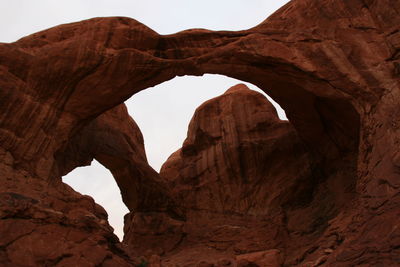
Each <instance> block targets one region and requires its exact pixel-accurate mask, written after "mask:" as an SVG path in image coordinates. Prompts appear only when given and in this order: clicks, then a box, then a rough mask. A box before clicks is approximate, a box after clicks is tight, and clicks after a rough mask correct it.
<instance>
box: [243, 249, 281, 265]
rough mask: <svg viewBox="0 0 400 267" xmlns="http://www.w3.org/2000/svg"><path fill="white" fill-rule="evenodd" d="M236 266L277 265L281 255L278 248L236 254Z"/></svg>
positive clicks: (279, 262)
mask: <svg viewBox="0 0 400 267" xmlns="http://www.w3.org/2000/svg"><path fill="white" fill-rule="evenodd" d="M236 260H237V262H238V267H257V266H263V267H279V266H282V263H283V256H282V255H281V252H280V251H279V250H276V249H275V250H267V251H259V252H253V253H249V254H242V255H238V256H236Z"/></svg>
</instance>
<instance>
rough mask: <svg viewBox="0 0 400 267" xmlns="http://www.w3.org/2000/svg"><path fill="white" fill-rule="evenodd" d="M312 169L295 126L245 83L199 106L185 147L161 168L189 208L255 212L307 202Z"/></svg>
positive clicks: (223, 211) (162, 174) (268, 212)
mask: <svg viewBox="0 0 400 267" xmlns="http://www.w3.org/2000/svg"><path fill="white" fill-rule="evenodd" d="M310 173H311V172H310V163H309V159H308V155H307V153H306V149H305V147H304V145H303V144H302V142H301V141H300V140H299V138H298V136H297V135H296V132H295V130H294V129H293V127H292V126H291V125H290V123H289V122H287V121H281V120H279V118H278V115H277V113H276V110H275V108H274V107H273V106H272V104H271V103H270V102H269V101H268V100H267V99H266V98H265V97H264V96H263V95H262V94H260V93H257V92H255V91H252V90H250V89H248V88H247V87H246V86H245V85H236V86H234V87H232V88H231V89H229V90H228V91H226V92H225V93H224V94H223V95H221V96H219V97H216V98H214V99H211V100H209V101H207V102H205V103H204V104H202V105H201V106H200V107H199V108H197V110H196V112H195V114H194V116H193V118H192V120H191V122H190V125H189V129H188V136H187V138H186V140H185V142H184V144H183V146H182V148H181V149H180V150H179V151H178V152H175V153H174V154H172V156H171V157H170V159H168V160H167V162H166V163H165V164H164V165H163V166H162V168H161V171H160V175H161V176H162V177H163V178H165V179H166V180H168V181H170V187H171V188H173V192H174V194H175V196H176V197H177V198H178V199H179V202H181V203H184V205H185V206H186V208H187V209H190V210H207V211H210V212H219V213H237V214H249V215H267V214H271V213H272V212H276V209H280V207H281V206H283V205H286V203H288V202H293V201H303V200H302V199H301V198H302V197H303V195H304V191H303V190H304V189H307V188H304V184H305V180H307V179H309V176H310ZM282 185H285V187H282Z"/></svg>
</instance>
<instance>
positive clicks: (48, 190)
mask: <svg viewBox="0 0 400 267" xmlns="http://www.w3.org/2000/svg"><path fill="white" fill-rule="evenodd" d="M399 10H400V2H399V1H397V0H379V1H378V0H354V1H346V0H320V1H314V0H293V1H291V2H290V3H288V4H287V5H285V6H284V7H283V8H281V9H280V10H278V11H277V12H276V13H275V14H274V15H272V16H271V17H269V18H268V19H267V20H266V21H264V22H263V23H261V24H260V25H258V26H256V27H254V28H252V29H249V30H246V31H240V32H212V31H207V30H188V31H184V32H180V33H177V34H174V35H169V36H160V35H158V34H157V33H156V32H154V31H152V30H150V29H148V28H147V27H145V26H144V25H142V24H140V23H138V22H137V21H134V20H131V19H128V18H96V19H91V20H87V21H82V22H79V23H72V24H67V25H61V26H58V27H55V28H52V29H49V30H46V31H43V32H39V33H36V34H33V35H31V36H28V37H26V38H23V39H21V40H19V41H17V42H15V43H12V44H0V77H1V79H0V89H1V90H0V162H1V163H0V170H1V183H0V188H1V192H2V197H1V203H2V204H1V208H2V213H1V216H2V218H4V219H3V220H2V221H1V223H2V224H6V225H4V226H2V227H1V229H2V231H4V230H3V229H6V227H11V226H12V227H16V225H17V223H19V222H25V223H26V222H28V221H32V222H34V223H35V227H36V226H38V227H39V226H41V227H50V226H51V225H54V227H56V228H57V229H56V230H54V231H50V230H47V229H46V230H40V231H39V230H38V231H34V232H33V233H35V235H36V236H37V239H34V238H33V237H32V235H33V233H32V234H30V233H22V234H21V235H20V236H19V237H17V236H16V237H15V238H14V237H12V238H10V239H6V237H4V236H5V235H3V234H2V235H1V242H2V245H1V246H0V247H1V252H0V256H1V261H2V265H7V264H8V265H12V266H15V265H17V266H18V264H19V265H34V264H37V265H44V264H48V265H56V264H57V261H58V264H60V265H61V262H62V261H59V260H58V259H62V260H63V259H64V258H65V257H62V256H60V253H59V254H57V255H56V256H54V255H53V254H52V255H51V256H50V254H47V252H49V251H48V250H47V249H45V248H43V249H39V248H40V246H35V249H37V251H36V252H35V253H33V252H32V253H31V254H29V255H31V256H30V258H29V260H26V261H23V262H22V261H21V262H20V261H19V260H20V259H22V257H19V256H18V255H24V254H25V253H26V251H27V250H26V248H24V247H23V246H27V244H29V242H31V241H29V240H32V242H33V240H45V238H44V237H45V236H47V237H50V238H49V240H53V241H54V240H60V239H59V236H60V234H59V232H58V230H60V229H63V231H64V232H63V233H68V232H69V231H70V229H72V228H73V227H74V225H77V224H79V223H77V222H75V221H73V218H74V217H73V215H70V214H69V213H68V210H69V209H74V207H73V206H72V205H71V203H69V202H68V199H70V198H72V199H73V198H74V197H76V198H77V199H82V197H80V196H77V195H76V194H74V193H73V192H72V191H70V190H61V192H60V190H59V189H57V188H62V187H65V186H64V185H62V184H61V178H60V175H61V173H62V172H63V171H68V170H69V168H72V167H73V166H78V165H80V164H82V165H84V164H87V159H86V158H85V160H84V162H81V163H79V162H75V161H76V159H75V158H72V159H68V158H69V157H64V156H63V153H67V154H68V147H69V144H70V142H72V143H74V142H75V141H74V138H77V139H79V138H78V137H75V136H77V135H78V134H79V132H80V131H81V130H82V129H83V128H84V126H85V125H87V124H88V123H89V122H90V121H92V120H93V119H95V118H96V117H98V116H99V115H100V114H102V113H104V112H105V111H107V110H109V109H111V108H113V107H115V106H117V105H119V104H121V103H122V102H123V101H124V100H126V99H127V98H128V97H129V96H131V95H132V94H134V93H136V92H138V91H140V90H143V89H145V88H147V87H149V86H153V85H155V84H158V83H161V82H163V81H166V80H168V79H171V78H173V77H175V76H176V75H201V74H204V73H218V74H223V75H227V76H230V77H234V78H238V79H241V80H244V81H248V82H251V83H253V84H255V85H257V86H259V87H260V88H262V89H263V90H265V91H266V92H268V94H269V95H271V96H272V97H273V98H274V99H275V100H276V101H277V102H278V103H279V104H280V105H281V106H282V107H283V108H284V109H285V111H286V114H287V116H288V118H289V120H290V121H291V123H292V125H293V127H294V129H295V130H296V134H297V135H298V136H299V137H300V139H301V140H302V142H303V143H304V145H305V146H306V148H307V155H308V158H309V160H310V165H311V166H312V168H311V171H312V175H311V177H313V178H312V179H311V180H309V184H308V185H306V186H310V188H311V189H310V190H309V191H308V194H309V202H306V203H303V205H301V206H300V207H299V206H298V205H297V203H288V204H287V205H286V209H285V210H286V214H283V215H284V216H282V218H281V219H279V218H277V219H276V225H277V226H276V229H281V228H282V227H283V228H286V229H288V233H287V239H284V238H275V235H273V234H272V233H273V232H274V231H273V230H271V229H272V228H274V227H272V228H271V227H270V226H271V223H270V221H267V222H266V223H265V225H266V227H265V229H266V232H263V233H261V232H257V233H255V234H254V239H252V240H256V238H259V239H260V242H261V243H262V242H266V241H267V242H266V245H265V250H270V249H277V248H278V249H280V251H281V252H282V253H281V254H280V255H281V256H282V257H283V261H284V263H285V264H286V265H306V266H307V265H311V266H313V265H314V266H315V265H318V264H326V265H333V266H335V265H336V266H356V265H364V266H366V265H367V266H368V265H369V266H371V265H372V266H374V265H375V266H376V265H379V264H381V265H383V266H396V265H398V264H399V257H398V255H399V243H400V239H399V236H400V230H399V228H398V226H397V219H398V216H399V205H400V199H399V198H400V194H399V188H400V184H399V176H400V172H399V168H400V156H399V154H400V152H399V149H398V145H399V143H400V138H399V129H400V127H399V125H400V121H399V117H400V116H399V115H400V111H399V107H398V102H399V97H400V96H399V86H400V85H399V77H400V67H399V66H400V53H399V51H400V31H399V30H400V29H399V27H400V26H399V25H400V15H399ZM117 128H118V127H117ZM122 128H123V127H122ZM118 131H119V130H118ZM118 138H119V137H118ZM99 139H103V138H102V137H99ZM106 139H107V140H108V139H111V140H112V139H113V137H106ZM128 139H129V138H128ZM111 140H108V141H110V142H112V141H111ZM120 140H121V139H120ZM122 140H123V139H122ZM78 142H79V140H78ZM72 146H73V144H72ZM71 149H72V150H73V148H71ZM131 149H132V148H131ZM138 150H140V149H137V148H136V150H134V151H136V152H137V151H138ZM65 151H66V152H65ZM90 153H94V156H96V155H97V156H99V157H100V158H103V157H104V155H111V157H113V158H114V157H115V159H108V158H107V156H106V158H107V159H105V160H104V162H108V163H110V164H111V165H110V169H112V170H114V175H115V176H116V179H117V181H118V180H119V183H120V185H121V184H122V181H126V180H130V179H132V180H133V179H139V181H142V180H144V179H145V178H138V177H131V178H127V177H130V174H126V175H121V174H120V173H119V172H118V171H117V170H116V169H118V170H120V167H119V166H114V165H113V163H116V162H121V157H122V158H123V160H122V161H125V162H126V163H127V164H128V165H129V164H131V163H132V162H134V160H133V159H131V157H130V156H121V157H119V156H116V154H114V153H113V152H112V151H111V152H110V151H108V150H107V149H105V150H104V151H103V152H98V151H92V152H90ZM121 153H122V155H128V154H129V153H128V152H126V151H125V152H121ZM64 160H71V162H63V161H64ZM104 164H105V163H104ZM121 168H125V170H127V171H129V172H131V173H136V172H137V171H138V170H139V169H140V170H141V169H142V168H143V169H146V168H147V167H136V166H135V167H127V166H125V167H121ZM150 172H151V171H149V172H145V173H144V174H145V175H144V177H145V176H147V175H149V177H150V178H149V182H148V183H149V184H150V185H152V184H154V183H155V184H157V186H156V187H157V188H160V190H158V189H154V188H153V187H151V188H149V186H147V185H143V188H144V191H141V190H132V191H131V190H129V189H125V188H124V189H123V190H121V191H122V194H124V195H125V196H124V200H125V201H127V205H131V207H136V208H137V209H138V210H143V212H144V213H145V214H144V215H143V216H147V215H149V214H150V213H151V212H155V213H157V214H158V216H159V217H162V216H166V217H169V216H170V215H173V216H174V219H173V218H171V219H172V220H176V219H178V218H179V217H183V216H175V215H174V214H176V213H180V212H179V211H175V210H173V211H170V209H171V208H167V206H171V204H167V205H166V206H164V205H165V204H160V202H161V201H160V200H159V199H157V197H158V196H160V197H161V199H168V201H167V202H168V203H174V200H173V197H169V190H168V187H165V186H164V185H163V184H162V183H161V182H155V181H157V180H158V178H157V177H155V176H153V175H155V174H154V173H153V174H151V175H150ZM115 173H118V175H116V174H115ZM138 184H139V183H136V185H138ZM140 184H141V183H140ZM141 186H142V184H141ZM147 190H150V191H149V192H148V191H147ZM57 192H59V193H57ZM126 192H129V193H126ZM130 192H140V193H141V194H143V195H144V196H152V198H153V197H154V199H151V198H147V197H146V198H145V200H144V201H143V202H142V201H138V199H141V198H140V196H139V197H138V196H137V197H134V196H129V194H131V193H130ZM14 193H15V194H17V195H14ZM10 194H11V195H10ZM15 199H17V200H15ZM31 199H32V200H31ZM57 199H59V200H58V201H57ZM36 201H38V202H37V203H36ZM77 201H78V200H77ZM53 202H57V203H58V202H61V203H63V204H62V205H61V204H59V205H61V206H58V204H57V205H55V204H54V205H52V204H51V203H53ZM3 203H5V204H3ZM12 203H16V204H12ZM34 203H36V204H34ZM38 203H39V204H38ZM151 203H154V205H155V206H152V205H153V204H151ZM10 205H11V206H10ZM35 205H36V206H38V205H39V206H38V207H39V209H40V210H44V209H47V207H50V208H51V206H54V207H56V208H54V210H55V211H60V212H62V214H64V215H63V216H67V218H66V219H63V220H61V221H62V222H61V223H58V222H59V221H56V220H53V219H48V220H47V219H45V220H43V219H40V218H36V217H34V216H36V215H33V213H34V212H31V211H29V209H30V208H28V207H32V209H33V206H35ZM93 205H94V204H93ZM142 205H143V206H142ZM159 205H161V207H160V206H159ZM196 205H197V204H196ZM13 206H23V207H24V208H23V209H22V211H21V213H18V214H22V215H18V214H15V213H13V211H14V210H20V209H17V208H10V207H13ZM36 206H35V207H36ZM89 206H90V205H89ZM172 206H173V205H172ZM25 207H26V208H25ZM63 207H64V208H63ZM176 208H178V209H177V210H180V209H179V207H176ZM86 210H88V211H90V210H91V213H92V214H95V215H94V216H95V217H97V218H102V215H101V212H100V213H98V212H96V211H95V210H93V208H92V209H91V208H89V207H88V208H85V212H86ZM304 211H307V212H306V213H304ZM133 212H134V211H133ZM187 212H189V211H187ZM52 214H53V213H52ZM56 214H57V213H56ZM96 214H97V215H96ZM161 215H162V216H161ZM309 215H310V217H309ZM46 216H48V217H49V218H53V215H46ZM54 216H55V215H54ZM133 216H134V215H133ZM103 217H104V216H103ZM216 217H218V216H217V215H216ZM35 218H36V219H35ZM46 218H47V217H46ZM68 218H69V219H68ZM188 218H190V216H189V217H188ZM208 218H209V216H207V220H208ZM318 218H320V219H318ZM167 219H168V218H165V219H163V220H164V221H166V220H167ZM199 219H201V218H199ZM14 220H17V221H18V222H16V221H14ZM238 220H241V218H239V219H238ZM71 221H73V222H74V223H71V224H68V223H67V224H66V225H65V224H63V223H64V222H71ZM78 221H79V220H78ZM246 221H247V223H248V225H251V223H252V220H251V219H250V218H249V219H248V220H246ZM54 222H56V223H54ZM127 222H128V223H130V222H131V220H127ZM181 222H183V221H181ZM214 222H215V223H218V218H216V219H215V220H214ZM256 222H257V223H258V222H259V220H258V219H257V220H256ZM172 225H176V224H175V222H174V223H172ZM267 226H268V227H267ZM127 227H129V225H128V226H127ZM17 228H18V227H17ZM17 228H16V229H15V230H14V231H12V230H13V229H11V228H10V230H9V231H8V232H7V233H12V232H13V233H16V234H17V233H19V232H18V231H17ZM84 228H85V229H86V230H87V229H88V227H86V226H85V227H84ZM206 228H207V227H204V230H205V231H206ZM18 229H28V227H24V226H22V227H20V228H18ZM35 229H36V228H35ZM95 229H96V230H93V231H95V232H96V233H98V234H96V235H95V236H103V237H105V236H107V235H109V234H110V233H111V232H110V230H107V231H106V230H104V231H105V232H101V231H102V230H100V229H103V228H101V227H100V226H95ZM249 229H253V228H252V227H249ZM254 229H256V228H254ZM86 230H85V231H86ZM221 231H223V230H221ZM229 231H230V232H229V233H231V236H235V234H234V230H232V229H230V230H229ZM249 232H251V230H250V231H249ZM56 233H57V234H56ZM101 233H104V234H101ZM249 234H250V233H249ZM84 235H85V236H86V237H88V236H89V234H88V233H87V232H85V233H84ZM90 236H93V234H91V235H90ZM222 236H223V237H226V236H228V234H223V235H222ZM18 238H21V240H25V241H21V242H20V244H22V245H19V243H18V242H17V241H16V240H19V239H18ZM26 239H29V240H28V241H27V240H26ZM68 240H72V241H71V242H70V243H68V242H67V241H65V242H64V241H63V242H61V243H62V244H67V243H68V249H69V251H81V247H80V246H81V245H82V243H81V242H80V241H77V240H76V239H73V238H72V239H68ZM271 240H272V241H271ZM274 240H277V241H279V240H282V242H281V244H276V242H275V241H274ZM89 241H90V242H93V243H90V244H89V245H88V246H89V247H92V249H91V250H90V252H94V251H95V249H94V247H96V249H101V250H103V251H104V250H107V251H108V252H109V253H110V254H107V253H106V254H105V253H100V254H101V255H102V256H101V259H100V260H91V261H90V262H92V264H93V265H96V264H100V263H101V261H103V260H107V261H108V260H118V261H123V262H125V263H126V264H132V263H131V262H130V260H129V259H128V258H126V257H125V258H124V257H123V256H121V255H122V254H121V253H119V252H118V251H116V250H114V249H110V248H111V247H113V245H115V243H113V242H114V241H112V238H111V239H110V238H102V239H101V240H99V241H95V240H94V239H89ZM225 241H226V240H223V242H222V243H224V242H225ZM15 242H17V243H15ZM96 242H97V245H96V246H91V244H94V243H96ZM44 243H45V244H47V242H44ZM225 243H226V242H225ZM12 244H15V246H14V247H13V249H11V248H10V246H11V245H12ZM54 247H59V246H57V245H54V246H52V248H54ZM258 248H259V247H258ZM258 248H257V249H258ZM220 249H221V250H224V247H222V248H220ZM11 251H13V252H11ZM46 251H47V252H46ZM52 251H53V250H52ZM198 251H200V250H198ZM273 251H275V250H273ZM45 252H46V253H45ZM13 253H14V254H13ZM80 253H81V252H68V255H72V256H71V257H70V258H73V259H82V257H80V256H78V255H80ZM88 253H89V252H88ZM196 253H198V252H196V251H194V254H196ZM100 254H97V253H95V255H100ZM210 254H211V252H210ZM266 254H268V255H270V254H272V253H266ZM12 255H14V256H12ZM104 255H106V256H104ZM186 255H189V254H186ZM198 256H201V255H198ZM281 256H280V257H281ZM89 257H90V256H88V255H87V256H85V258H89ZM48 259H51V262H50V263H43V261H46V260H48ZM54 259H56V260H55V261H53V260H54ZM99 261H100V262H99ZM104 264H105V262H104ZM112 264H114V263H112ZM121 264H122V263H121ZM121 264H120V265H121ZM221 264H223V262H221ZM67 265H69V266H70V265H72V264H67ZM114 266H115V264H114Z"/></svg>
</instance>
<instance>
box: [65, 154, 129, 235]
mask: <svg viewBox="0 0 400 267" xmlns="http://www.w3.org/2000/svg"><path fill="white" fill-rule="evenodd" d="M62 181H63V182H64V183H66V184H68V185H69V186H71V187H72V188H73V189H74V190H75V191H77V192H79V193H81V194H82V195H88V196H91V197H92V198H93V199H94V200H95V202H96V203H97V204H99V205H101V206H102V207H103V208H104V209H105V210H106V211H107V214H108V222H109V224H110V225H111V226H112V227H113V228H114V234H115V235H116V236H118V238H119V240H121V241H122V239H123V235H124V231H123V229H124V220H123V218H124V215H125V214H126V213H128V212H129V210H128V209H127V208H126V206H125V204H124V203H123V201H122V198H121V193H120V189H119V187H118V185H117V183H116V182H115V180H114V177H113V176H112V174H111V173H110V171H109V170H108V169H107V168H105V167H104V166H103V165H101V164H100V163H99V162H98V161H96V160H93V161H92V163H91V165H90V166H85V167H78V168H75V169H74V170H72V171H71V172H69V173H68V174H66V175H65V176H63V177H62Z"/></svg>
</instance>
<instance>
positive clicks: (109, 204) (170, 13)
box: [0, 0, 288, 238]
mask: <svg viewBox="0 0 400 267" xmlns="http://www.w3.org/2000/svg"><path fill="white" fill-rule="evenodd" d="M287 2H288V0H250V1H249V0H203V1H194V0H193V1H190V0H169V1H165V0H146V1H143V0H57V1H55V0H0V42H13V41H16V40H18V39H19V38H21V37H23V36H26V35H28V34H31V33H34V32H37V31H40V30H44V29H47V28H50V27H53V26H56V25H59V24H63V23H69V22H75V21H80V20H84V19H89V18H93V17H103V16H126V17H131V18H134V19H136V20H138V21H140V22H142V23H144V24H146V25H147V26H149V27H150V28H152V29H153V30H155V31H157V32H158V33H160V34H171V33H175V32H178V31H181V30H185V29H189V28H205V29H210V30H244V29H248V28H250V27H253V26H256V25H257V24H259V23H261V22H262V21H263V20H264V19H266V18H267V16H269V15H270V14H272V13H273V12H274V11H275V10H277V9H278V8H279V7H281V6H282V5H284V4H285V3H287ZM239 82H241V81H238V80H235V79H232V78H228V77H225V76H220V75H204V76H202V77H191V76H185V77H178V78H175V79H173V80H171V81H168V82H165V83H163V84H160V85H158V86H156V87H153V88H149V89H147V90H145V91H142V92H140V93H138V94H136V95H134V96H133V97H131V98H130V99H129V100H128V101H127V102H126V104H127V106H128V110H129V113H130V114H131V116H132V117H133V118H134V119H135V121H136V122H137V123H138V125H139V127H140V129H141V130H142V133H143V135H144V138H145V146H146V153H147V158H148V160H149V163H150V165H151V166H152V167H153V168H154V169H156V170H157V171H158V170H159V168H160V167H161V165H162V163H163V162H165V160H166V159H167V158H168V156H169V155H170V154H171V153H172V152H174V151H175V150H177V149H178V148H179V147H180V146H181V145H182V142H183V140H184V138H185V137H186V132H187V127H188V124H189V120H190V118H191V117H192V115H193V112H194V110H195V109H196V107H198V106H199V105H200V104H201V103H203V102H204V101H206V100H208V99H210V98H212V97H215V96H217V95H220V94H222V93H223V92H224V91H226V90H227V89H228V88H229V87H231V86H233V85H235V84H237V83H239ZM246 84H247V85H248V86H249V87H250V88H252V89H254V90H258V91H260V89H258V88H256V87H255V86H253V85H251V84H248V83H246ZM278 112H279V114H280V117H281V118H285V117H284V113H283V111H279V110H278ZM63 180H64V182H66V183H68V184H69V185H71V186H72V187H73V188H74V189H75V190H76V191H78V192H81V193H82V194H87V195H90V196H92V197H93V198H94V199H95V200H96V202H97V203H99V204H100V205H102V206H103V207H104V208H105V209H106V210H107V212H108V214H109V221H110V224H111V225H112V226H113V227H114V229H115V233H116V234H117V235H118V236H119V237H120V238H122V235H123V231H122V229H123V216H124V214H125V213H127V212H128V210H127V209H126V207H125V206H124V204H123V203H122V201H121V196H120V193H119V189H118V187H117V186H116V183H115V182H114V180H113V178H112V176H111V174H110V172H109V171H108V170H107V169H105V168H104V167H103V166H101V165H100V164H99V163H97V162H95V161H94V162H93V163H92V166H90V167H82V168H77V169H75V170H74V171H73V172H71V173H70V174H69V175H67V176H65V177H63Z"/></svg>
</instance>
